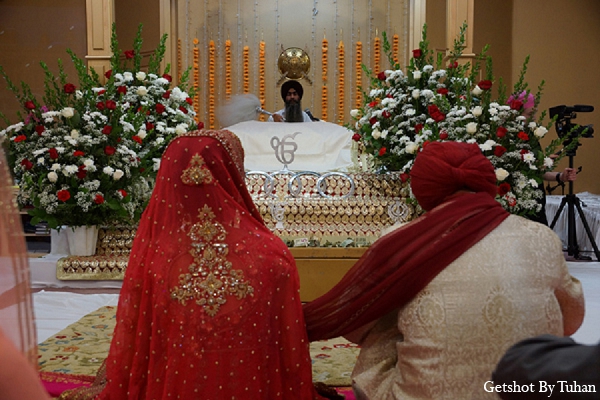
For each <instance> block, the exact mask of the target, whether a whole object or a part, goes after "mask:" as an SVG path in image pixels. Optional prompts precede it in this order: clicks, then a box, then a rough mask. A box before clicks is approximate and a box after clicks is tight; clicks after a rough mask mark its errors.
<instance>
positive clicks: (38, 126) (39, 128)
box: [35, 125, 46, 136]
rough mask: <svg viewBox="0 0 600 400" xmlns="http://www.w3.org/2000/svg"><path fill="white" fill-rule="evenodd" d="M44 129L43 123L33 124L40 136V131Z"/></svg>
mask: <svg viewBox="0 0 600 400" xmlns="http://www.w3.org/2000/svg"><path fill="white" fill-rule="evenodd" d="M45 130H46V128H44V125H36V126H35V131H36V132H37V134H38V135H40V136H42V133H44V131H45Z"/></svg>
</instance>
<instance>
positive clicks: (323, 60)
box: [321, 38, 329, 121]
mask: <svg viewBox="0 0 600 400" xmlns="http://www.w3.org/2000/svg"><path fill="white" fill-rule="evenodd" d="M327 50H328V43H327V39H325V38H323V44H322V45H321V67H322V68H323V74H322V77H323V87H322V88H321V119H322V120H323V121H327V111H328V103H329V100H328V99H327Z"/></svg>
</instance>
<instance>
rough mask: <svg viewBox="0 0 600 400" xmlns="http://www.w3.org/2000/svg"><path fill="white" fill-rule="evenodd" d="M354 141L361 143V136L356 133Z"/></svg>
mask: <svg viewBox="0 0 600 400" xmlns="http://www.w3.org/2000/svg"><path fill="white" fill-rule="evenodd" d="M352 140H354V141H355V142H360V135H359V134H358V133H355V134H354V135H352Z"/></svg>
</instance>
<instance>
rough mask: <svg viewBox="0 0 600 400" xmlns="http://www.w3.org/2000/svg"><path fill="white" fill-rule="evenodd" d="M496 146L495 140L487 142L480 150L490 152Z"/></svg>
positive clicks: (481, 145)
mask: <svg viewBox="0 0 600 400" xmlns="http://www.w3.org/2000/svg"><path fill="white" fill-rule="evenodd" d="M495 144H496V142H494V141H493V140H486V141H485V143H483V144H480V145H479V148H480V149H481V150H482V151H489V150H491V149H492V147H493V146H494V145H495Z"/></svg>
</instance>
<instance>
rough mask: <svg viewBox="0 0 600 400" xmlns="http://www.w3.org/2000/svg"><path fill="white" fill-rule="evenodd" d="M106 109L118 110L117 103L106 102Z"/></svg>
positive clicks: (112, 101)
mask: <svg viewBox="0 0 600 400" xmlns="http://www.w3.org/2000/svg"><path fill="white" fill-rule="evenodd" d="M106 108H108V109H109V110H114V109H116V108H117V103H116V102H115V101H114V100H106Z"/></svg>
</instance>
